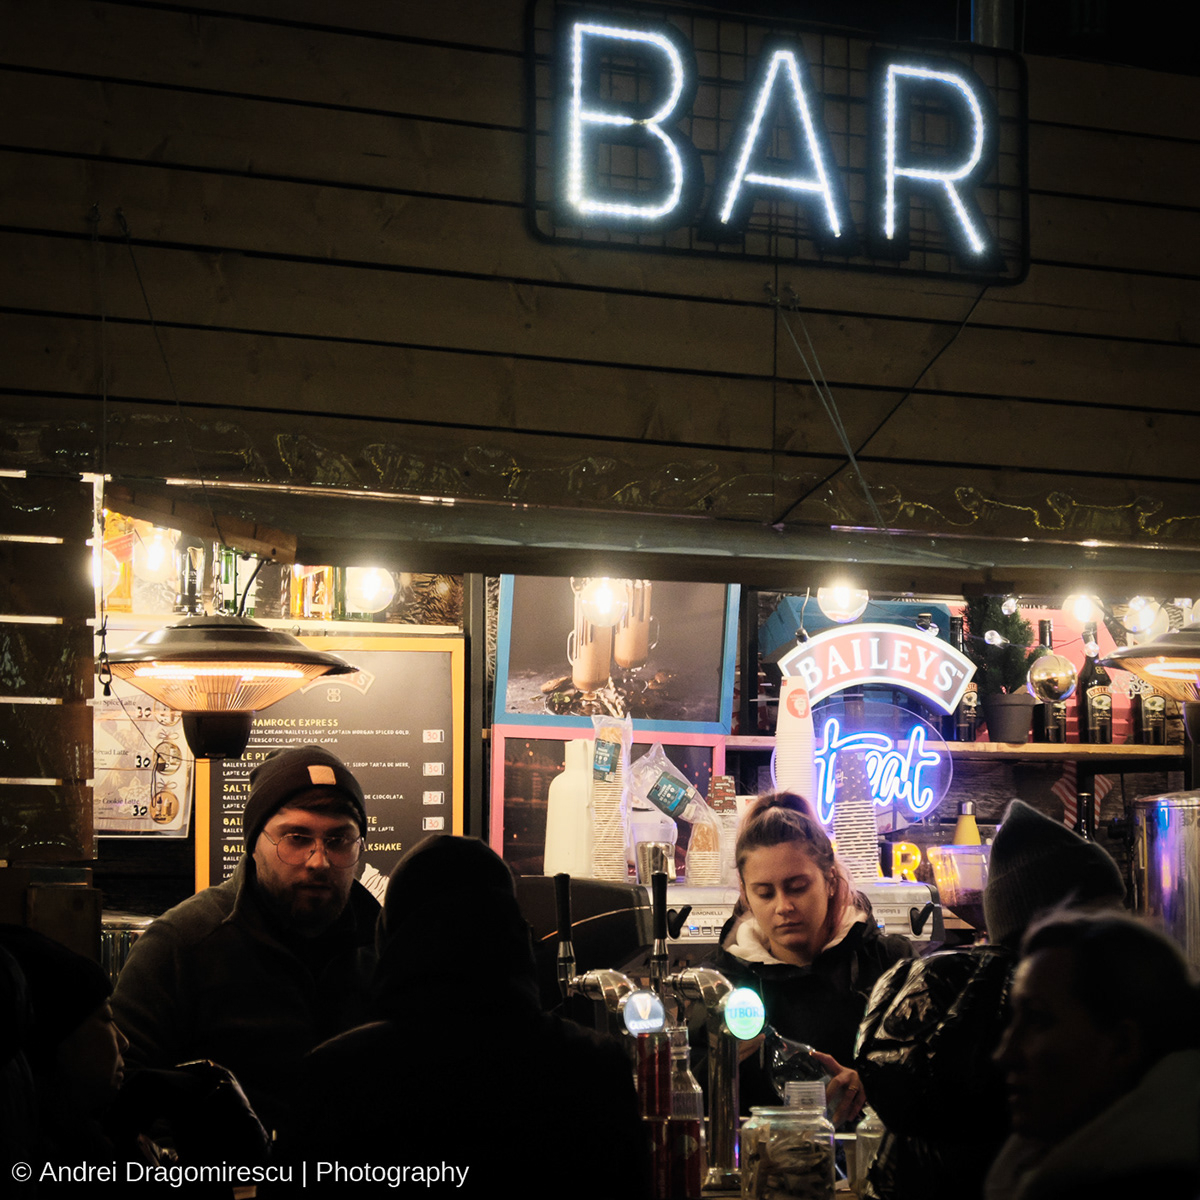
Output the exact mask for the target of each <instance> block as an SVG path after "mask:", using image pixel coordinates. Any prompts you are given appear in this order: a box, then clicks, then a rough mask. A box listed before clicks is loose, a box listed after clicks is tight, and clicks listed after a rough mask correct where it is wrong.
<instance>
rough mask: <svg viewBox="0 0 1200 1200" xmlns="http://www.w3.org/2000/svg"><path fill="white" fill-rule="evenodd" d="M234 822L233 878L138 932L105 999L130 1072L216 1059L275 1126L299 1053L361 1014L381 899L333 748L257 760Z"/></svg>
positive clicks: (347, 778)
mask: <svg viewBox="0 0 1200 1200" xmlns="http://www.w3.org/2000/svg"><path fill="white" fill-rule="evenodd" d="M242 821H243V828H244V830H245V834H246V842H245V844H246V853H245V854H244V855H243V856H242V859H241V861H240V862H239V863H238V867H237V870H236V871H235V873H234V874H233V876H232V877H231V878H229V879H227V880H226V881H225V882H224V883H221V884H218V885H217V886H216V887H210V888H207V889H206V890H205V891H203V892H200V893H199V894H197V895H195V896H192V897H191V898H190V899H188V900H185V901H184V902H183V903H182V904H179V905H176V907H175V908H173V909H171V910H170V911H169V912H167V913H165V914H164V915H163V916H162V917H160V918H159V919H158V920H157V921H155V922H154V923H153V924H152V925H151V926H150V927H149V928H148V929H147V930H146V932H145V933H144V934H143V935H142V936H141V937H140V938H139V939H138V940H137V942H136V943H135V944H134V947H133V949H132V951H131V952H130V955H129V958H128V960H127V961H126V963H125V966H124V967H123V969H122V971H121V974H120V977H119V979H118V981H117V988H116V993H115V995H114V996H113V1011H114V1013H115V1015H116V1019H117V1023H118V1025H119V1026H120V1028H121V1030H122V1032H123V1033H124V1034H125V1036H126V1037H127V1038H128V1039H129V1043H130V1045H129V1050H128V1053H127V1055H126V1059H127V1062H128V1064H129V1066H130V1069H131V1070H133V1071H136V1070H137V1069H139V1068H144V1067H168V1066H172V1065H174V1064H176V1063H179V1062H183V1061H186V1060H190V1059H197V1058H207V1059H212V1060H214V1061H215V1062H218V1063H220V1064H221V1065H223V1066H225V1067H228V1068H229V1069H230V1070H231V1071H233V1073H234V1074H235V1075H236V1076H237V1078H238V1079H239V1081H240V1082H241V1084H242V1086H243V1087H244V1089H245V1091H246V1094H247V1096H248V1097H249V1098H250V1101H251V1103H252V1104H253V1106H254V1109H255V1111H256V1112H257V1113H258V1114H259V1116H260V1117H261V1119H262V1121H263V1123H264V1124H265V1125H266V1126H267V1128H268V1129H271V1128H278V1126H279V1125H280V1124H281V1122H282V1121H283V1119H284V1117H285V1115H286V1112H287V1109H288V1105H289V1103H290V1100H291V1097H292V1096H293V1095H294V1081H295V1074H296V1070H297V1068H298V1066H299V1063H300V1060H301V1059H302V1058H303V1057H304V1055H305V1054H306V1053H308V1051H309V1050H311V1049H312V1048H313V1047H314V1046H315V1045H317V1044H318V1043H319V1042H321V1041H323V1040H325V1039H326V1038H328V1037H331V1036H333V1035H334V1034H336V1033H339V1032H341V1031H342V1030H344V1029H348V1028H350V1027H351V1026H352V1025H354V1024H356V1023H357V1022H358V1021H359V1020H360V1019H361V1018H362V1015H363V1012H364V1000H365V994H366V986H367V980H368V979H369V978H370V973H371V971H372V969H373V966H374V951H373V939H374V928H375V920H376V917H377V915H378V912H379V905H378V904H377V903H376V901H375V900H374V898H373V897H372V896H371V895H370V893H368V892H367V890H366V889H365V888H363V887H362V885H361V884H359V883H358V882H357V881H356V879H355V872H356V870H357V864H358V862H359V860H360V858H361V854H362V849H363V839H364V834H365V833H366V829H367V817H366V809H365V805H364V802H363V793H362V788H361V787H360V786H359V784H358V781H357V780H356V779H355V778H354V776H353V775H352V774H351V773H350V771H349V770H347V768H346V766H345V764H344V763H342V762H341V760H340V759H338V758H337V757H336V756H335V755H333V754H330V753H329V751H327V750H323V749H321V748H320V747H318V746H300V747H296V748H293V749H287V750H281V751H276V752H275V753H273V754H272V755H270V756H269V757H268V758H266V759H265V760H264V761H263V762H261V763H260V764H259V765H258V766H257V767H255V768H254V770H253V771H252V772H251V773H250V796H249V799H248V800H247V801H246V807H245V812H244V814H243V818H242Z"/></svg>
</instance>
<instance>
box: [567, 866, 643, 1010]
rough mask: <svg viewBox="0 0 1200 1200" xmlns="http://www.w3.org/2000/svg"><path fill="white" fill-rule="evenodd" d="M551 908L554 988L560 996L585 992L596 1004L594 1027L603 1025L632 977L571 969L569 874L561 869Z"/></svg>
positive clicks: (627, 990)
mask: <svg viewBox="0 0 1200 1200" xmlns="http://www.w3.org/2000/svg"><path fill="white" fill-rule="evenodd" d="M554 908H555V915H556V916H557V918H558V953H557V956H556V964H557V975H558V990H559V991H560V992H561V993H562V997H563V999H564V1000H565V999H567V997H568V996H585V997H586V998H587V999H589V1000H591V1001H592V1002H593V1003H594V1004H595V1005H596V1027H597V1028H598V1029H601V1028H604V1027H606V1026H607V1023H608V1017H609V1015H610V1014H611V1015H612V1016H618V1015H620V1012H621V1007H622V1005H623V1004H624V1002H625V999H626V997H628V996H629V994H630V993H631V992H633V991H634V990H635V989H634V983H633V980H632V979H630V978H629V976H628V975H625V974H623V973H622V972H620V971H614V970H611V969H608V968H599V969H597V970H594V971H585V972H584V973H583V974H582V975H577V974H576V973H575V947H574V946H573V945H572V943H571V924H572V923H571V876H570V875H568V874H566V872H562V873H560V874H558V875H555V877H554Z"/></svg>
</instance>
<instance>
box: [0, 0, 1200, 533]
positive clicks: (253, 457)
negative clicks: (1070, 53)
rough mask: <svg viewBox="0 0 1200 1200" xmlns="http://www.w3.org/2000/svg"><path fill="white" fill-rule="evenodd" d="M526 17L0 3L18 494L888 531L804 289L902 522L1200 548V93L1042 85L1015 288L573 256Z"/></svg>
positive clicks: (448, 7) (1075, 70)
mask: <svg viewBox="0 0 1200 1200" xmlns="http://www.w3.org/2000/svg"><path fill="white" fill-rule="evenodd" d="M801 7H802V6H801ZM522 9H523V4H522V3H520V2H519V0H443V2H441V3H439V4H436V5H426V4H416V3H400V4H396V3H389V2H388V0H341V2H340V3H338V4H336V5H333V4H329V3H323V2H321V0H288V2H287V3H283V0H219V3H218V2H217V0H213V2H211V3H208V2H204V0H194V2H192V3H177V4H172V5H169V6H168V5H161V6H160V5H146V4H143V3H134V2H122V0H40V2H39V3H37V4H29V3H26V2H24V0H0V27H2V28H4V30H5V40H4V54H3V56H2V57H3V59H4V63H3V66H0V111H3V114H4V121H3V126H4V134H3V137H2V142H3V145H2V146H0V258H2V260H3V261H4V263H5V269H4V271H3V272H0V406H2V407H0V412H2V413H3V414H4V416H5V418H6V419H5V422H4V428H3V431H0V464H4V463H7V464H9V465H14V464H15V465H23V464H28V465H32V466H37V465H38V464H39V463H40V464H45V463H47V462H51V461H55V462H58V463H60V464H67V465H70V466H72V467H74V468H75V469H94V467H95V466H96V465H97V461H98V459H99V457H100V455H101V449H100V445H101V442H103V453H104V455H105V456H106V457H107V461H108V464H109V467H110V469H111V470H113V471H115V472H116V473H117V474H120V475H124V476H126V477H130V478H136V477H139V476H141V477H147V476H155V475H171V474H183V475H190V476H194V475H195V474H197V473H198V472H201V473H204V474H205V475H206V476H208V477H210V478H215V477H218V476H220V477H224V478H241V479H257V480H262V479H273V480H279V481H293V482H304V483H322V484H340V485H346V486H351V487H358V486H362V487H370V488H376V489H381V490H389V489H392V490H403V491H414V492H427V493H435V494H439V495H451V496H454V495H457V496H464V497H471V496H474V497H484V498H488V499H505V498H519V499H521V500H523V501H526V502H532V503H535V504H537V503H556V504H563V503H565V504H571V505H582V506H592V507H610V508H612V507H615V508H623V509H626V510H630V511H639V510H640V511H647V512H682V513H707V514H709V515H715V516H724V517H728V518H731V519H736V520H740V521H752V522H761V523H768V524H769V523H774V522H776V521H778V520H780V519H781V518H782V517H784V515H785V514H786V516H787V520H788V521H791V522H796V521H813V522H820V523H825V524H828V523H829V522H830V521H834V522H847V523H861V522H863V521H865V520H867V519H868V513H869V510H868V509H867V507H866V505H865V504H864V501H863V499H862V496H861V494H860V493H859V492H858V490H857V488H856V487H855V486H854V485H853V484H852V481H851V480H849V479H848V477H847V472H846V471H845V469H844V458H843V455H842V453H841V448H840V445H839V443H838V441H837V438H836V437H835V434H834V431H833V429H832V427H831V424H830V421H829V420H828V418H827V417H826V416H825V414H824V412H823V410H822V408H821V406H820V404H819V402H818V398H817V397H816V395H815V393H814V390H813V388H812V387H811V385H810V384H809V383H808V381H807V377H806V376H805V373H804V370H803V367H802V366H801V364H800V362H799V360H798V359H797V357H796V354H795V352H794V350H793V349H792V348H791V344H790V342H789V340H788V337H787V334H786V331H785V330H783V329H782V328H781V326H780V324H779V320H778V317H777V312H776V310H775V308H774V307H773V306H772V304H771V303H770V301H769V299H768V297H767V295H766V292H765V289H766V287H767V286H770V287H771V288H774V289H776V291H779V292H782V291H784V290H785V289H787V288H788V287H790V288H793V289H794V291H795V292H796V294H797V295H798V297H799V301H800V303H801V305H802V308H803V317H804V321H805V323H806V325H807V329H808V332H809V334H810V335H811V337H812V340H813V343H814V345H815V346H816V348H817V352H818V354H819V356H820V361H821V365H822V367H823V368H824V371H825V374H826V376H827V377H828V379H829V382H830V384H831V386H832V389H833V392H834V394H835V396H836V397H837V398H838V401H839V404H840V408H841V413H842V417H843V420H844V422H845V426H846V429H847V431H848V434H849V437H850V440H851V442H852V443H853V444H854V445H855V446H856V447H857V448H858V449H859V453H860V459H861V463H862V467H863V471H864V474H865V475H866V477H867V479H868V480H869V481H870V483H871V486H872V491H873V494H874V495H875V497H876V499H877V502H878V503H879V506H880V508H881V509H882V511H883V514H884V516H885V518H886V519H887V520H888V521H889V522H890V523H892V524H894V525H896V526H900V527H906V528H916V529H927V530H930V531H933V532H940V531H948V530H958V531H962V530H970V531H973V532H978V533H985V534H986V533H995V534H1006V535H1014V534H1016V535H1028V536H1033V537H1037V536H1053V537H1062V536H1068V537H1070V538H1073V539H1074V538H1083V537H1112V538H1120V539H1127V540H1132V541H1145V542H1149V541H1152V540H1153V541H1160V542H1163V541H1166V542H1174V543H1182V544H1192V545H1194V544H1197V543H1200V489H1198V488H1197V484H1196V479H1195V475H1196V472H1195V448H1196V446H1197V444H1200V411H1198V401H1197V394H1196V388H1195V382H1194V381H1195V377H1196V364H1197V361H1198V360H1197V354H1198V351H1197V343H1198V339H1200V303H1198V301H1200V236H1197V234H1198V231H1200V217H1198V213H1200V137H1198V136H1197V130H1196V127H1195V121H1194V113H1195V112H1196V110H1197V102H1198V100H1200V81H1197V80H1195V79H1191V78H1183V77H1175V76H1169V75H1162V74H1156V73H1154V72H1149V71H1140V70H1133V69H1122V68H1116V67H1102V66H1095V65H1088V64H1081V63H1067V62H1063V61H1057V60H1049V59H1044V60H1039V59H1032V60H1030V61H1029V73H1030V115H1031V122H1032V123H1031V128H1030V146H1031V151H1030V153H1031V163H1030V181H1031V187H1032V194H1031V197H1030V219H1031V223H1032V228H1031V244H1032V260H1033V261H1032V268H1031V271H1030V273H1029V277H1028V279H1027V281H1026V282H1025V283H1024V284H1022V285H1020V286H1018V287H1013V288H993V289H988V290H986V291H984V292H982V293H981V292H980V289H979V288H977V287H975V286H973V285H971V284H970V283H965V282H944V281H942V282H930V283H924V284H918V283H914V281H913V280H911V279H903V278H893V277H887V276H882V275H881V276H866V275H862V274H851V273H849V272H836V271H828V270H810V271H807V272H804V273H800V272H799V271H798V270H796V269H795V268H790V269H783V268H778V269H777V268H774V267H771V266H767V265H764V264H756V263H746V262H732V261H731V262H724V263H714V262H711V261H708V260H704V259H684V258H672V257H666V256H653V255H646V254H631V253H626V252H620V251H600V250H576V249H567V248H562V247H554V246H547V245H543V244H540V243H538V242H536V241H534V240H533V239H532V238H531V237H530V236H529V234H528V232H527V225H526V219H525V213H524V210H523V198H524V192H523V189H524V182H523V171H524V156H525V153H526V133H525V129H524V110H523V98H524V84H523V80H524V69H525V66H524V61H523V57H522ZM118 210H119V211H120V213H121V215H122V217H123V219H124V221H125V222H126V223H127V227H128V230H129V237H128V239H127V238H126V236H125V235H124V231H123V228H122V226H121V225H120V224H119V222H118V217H117V213H118ZM93 213H94V216H93ZM147 299H148V301H149V307H150V311H152V313H153V316H154V319H155V321H156V322H157V328H156V329H155V328H153V327H152V325H151V323H150V320H149V317H148V310H147ZM101 318H103V320H101ZM791 319H792V320H793V321H795V318H791ZM796 332H797V334H798V335H799V336H802V335H801V334H800V330H799V328H798V326H797V327H796ZM160 343H161V347H162V352H161V353H160V349H159V344H160ZM164 355H165V359H166V364H169V368H170V371H169V373H168V370H167V365H166V364H164ZM931 364H932V365H931ZM102 370H105V371H107V392H108V396H109V399H108V413H109V418H108V421H107V423H106V424H105V425H104V428H103V430H102V429H101V422H100V419H99V401H98V397H99V394H100V392H101V390H102V387H101V377H102ZM172 380H173V383H172ZM918 381H919V382H918ZM914 384H916V385H917V386H915V388H914ZM185 435H186V436H185Z"/></svg>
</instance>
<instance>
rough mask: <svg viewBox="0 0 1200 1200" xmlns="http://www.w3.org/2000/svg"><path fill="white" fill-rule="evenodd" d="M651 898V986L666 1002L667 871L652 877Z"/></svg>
mask: <svg viewBox="0 0 1200 1200" xmlns="http://www.w3.org/2000/svg"><path fill="white" fill-rule="evenodd" d="M650 896H651V902H652V904H653V908H652V910H651V911H652V912H653V914H654V947H653V949H652V950H651V952H650V986H651V987H652V988H653V989H654V991H656V992H657V993H658V994H659V997H660V998H661V999H662V1000H663V1001H664V1002H665V1000H666V995H665V994H664V982H665V980H666V978H667V968H668V966H669V963H670V957H671V956H670V953H669V951H668V950H667V875H666V872H665V871H655V872H654V874H653V875H651V876H650Z"/></svg>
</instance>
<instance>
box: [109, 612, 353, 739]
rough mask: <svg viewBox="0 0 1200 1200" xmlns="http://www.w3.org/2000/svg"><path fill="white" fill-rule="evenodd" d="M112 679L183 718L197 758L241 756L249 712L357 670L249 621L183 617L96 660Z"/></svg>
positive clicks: (338, 659)
mask: <svg viewBox="0 0 1200 1200" xmlns="http://www.w3.org/2000/svg"><path fill="white" fill-rule="evenodd" d="M106 664H107V667H108V669H109V670H111V672H112V675H113V677H114V678H116V679H121V680H124V681H125V682H127V683H131V684H133V686H134V687H136V688H139V689H140V690H141V691H143V692H145V693H146V694H147V695H148V696H152V697H153V698H154V699H155V700H158V701H160V702H161V703H163V704H165V705H167V707H169V708H173V709H176V710H177V711H179V712H181V713H182V714H183V732H184V736H185V737H186V738H187V744H188V746H189V747H191V750H192V753H193V754H194V755H195V756H196V757H197V758H240V757H241V755H242V752H243V751H244V750H245V749H246V743H247V742H248V741H249V739H250V723H251V721H252V720H253V718H254V714H255V713H256V712H257V711H258V710H259V709H263V708H267V707H269V706H270V705H272V704H274V703H275V702H276V701H277V700H282V699H283V698H284V697H285V696H290V695H291V694H292V692H294V691H297V690H298V689H300V688H302V687H305V686H306V685H308V684H310V683H312V682H314V681H315V680H317V679H320V678H321V677H322V676H325V675H347V674H350V673H352V672H354V671H355V670H357V668H356V667H353V666H351V665H350V664H349V663H347V662H345V661H343V660H342V659H340V658H338V657H337V656H336V655H334V654H328V653H325V652H324V651H321V650H310V649H309V648H308V647H307V646H305V645H304V644H303V643H302V642H301V641H299V639H297V638H294V637H293V636H292V635H291V634H290V633H283V632H282V631H278V630H273V629H267V628H266V627H265V626H263V625H260V624H259V623H258V622H257V621H252V620H251V619H250V618H249V617H240V616H239V617H232V616H198V617H187V618H185V619H184V620H182V621H179V622H177V623H176V624H174V625H168V626H167V627H166V628H164V629H156V630H152V631H151V632H149V633H143V634H142V635H141V636H140V637H137V638H135V639H134V640H133V641H131V642H130V643H129V644H128V645H127V646H125V647H124V648H123V649H121V650H117V651H114V652H113V653H111V654H109V655H107V657H106V658H102V659H101V661H100V663H99V670H100V672H101V675H102V678H103V671H104V669H105V665H106Z"/></svg>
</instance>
